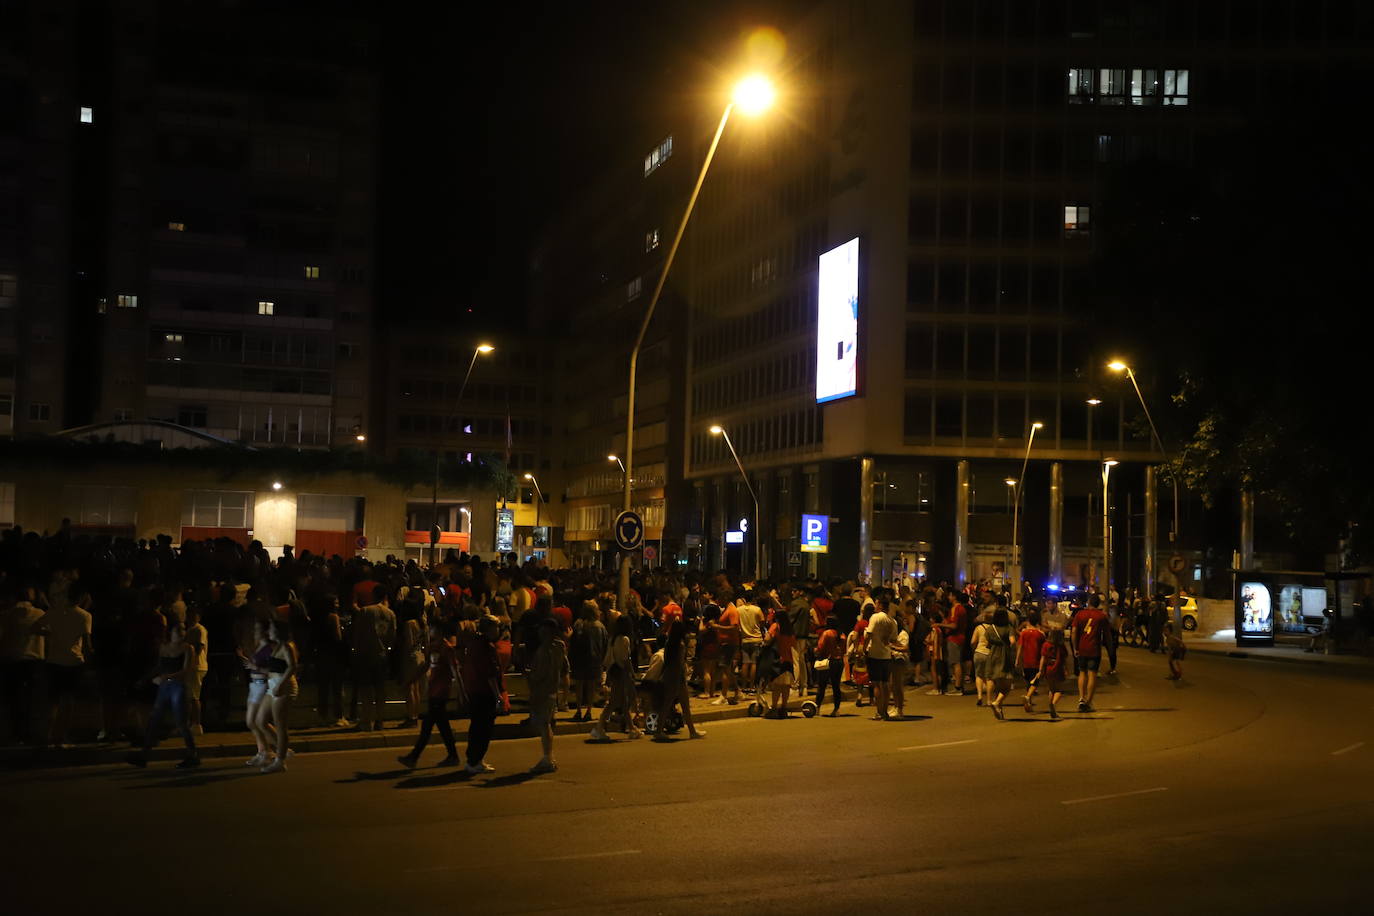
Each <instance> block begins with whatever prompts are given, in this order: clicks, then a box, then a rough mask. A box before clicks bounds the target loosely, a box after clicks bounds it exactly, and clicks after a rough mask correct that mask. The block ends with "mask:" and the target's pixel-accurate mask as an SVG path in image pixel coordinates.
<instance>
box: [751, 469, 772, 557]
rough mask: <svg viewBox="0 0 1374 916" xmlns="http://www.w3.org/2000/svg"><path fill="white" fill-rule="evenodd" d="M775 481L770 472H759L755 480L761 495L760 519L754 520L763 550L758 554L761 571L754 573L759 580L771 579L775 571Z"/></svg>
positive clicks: (756, 487) (755, 489)
mask: <svg viewBox="0 0 1374 916" xmlns="http://www.w3.org/2000/svg"><path fill="white" fill-rule="evenodd" d="M774 479H775V478H774V475H773V474H771V473H769V472H768V471H759V472H758V474H757V475H756V476H755V478H754V492H755V493H757V494H758V495H759V517H758V518H757V519H755V520H754V524H755V525H756V526H757V527H758V529H759V530H758V534H757V536H758V538H759V544H760V545H761V546H762V548H763V549H761V550H760V551H759V552H758V557H759V569H758V570H757V571H756V572H755V573H754V576H755V578H758V579H767V578H769V576H771V575H772V570H773V541H774V539H775V537H776V534H775V532H774V527H775V525H774V522H775V521H776V519H775V518H774V515H775V513H774V511H773V481H774Z"/></svg>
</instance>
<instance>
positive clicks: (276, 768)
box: [258, 757, 286, 773]
mask: <svg viewBox="0 0 1374 916" xmlns="http://www.w3.org/2000/svg"><path fill="white" fill-rule="evenodd" d="M258 772H259V773H285V772H286V761H285V760H282V759H281V758H280V757H278V758H276V759H275V760H273V761H272V762H271V763H269V764H268V765H267V766H265V767H263V768H262V769H261V770H259V771H258Z"/></svg>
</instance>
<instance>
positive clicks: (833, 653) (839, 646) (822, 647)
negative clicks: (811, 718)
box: [815, 613, 844, 719]
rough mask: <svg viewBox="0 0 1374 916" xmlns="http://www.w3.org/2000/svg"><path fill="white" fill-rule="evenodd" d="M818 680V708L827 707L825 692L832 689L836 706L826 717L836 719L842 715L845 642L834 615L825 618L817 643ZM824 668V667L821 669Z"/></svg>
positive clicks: (831, 692) (832, 697) (832, 696)
mask: <svg viewBox="0 0 1374 916" xmlns="http://www.w3.org/2000/svg"><path fill="white" fill-rule="evenodd" d="M815 664H816V665H817V666H818V667H816V669H815V670H816V680H817V681H818V682H819V684H820V686H819V688H818V691H817V693H816V706H817V707H820V706H823V705H825V690H826V688H827V687H829V688H830V694H831V700H832V702H833V703H834V706H833V707H832V708H831V710H830V712H828V713H826V714H825V715H826V716H827V717H828V718H831V719H833V718H835V717H836V716H838V715H839V714H840V678H841V677H843V676H844V640H843V639H841V638H840V631H839V621H838V620H837V619H836V617H835V615H834V613H831V614H830V615H829V616H828V617H826V618H825V628H824V629H823V630H821V638H820V641H819V642H817V643H816V662H815ZM820 666H823V667H820Z"/></svg>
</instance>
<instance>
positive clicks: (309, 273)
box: [305, 267, 320, 280]
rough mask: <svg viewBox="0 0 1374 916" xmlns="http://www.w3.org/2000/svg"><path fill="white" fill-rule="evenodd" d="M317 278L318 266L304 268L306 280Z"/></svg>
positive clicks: (318, 274)
mask: <svg viewBox="0 0 1374 916" xmlns="http://www.w3.org/2000/svg"><path fill="white" fill-rule="evenodd" d="M319 278H320V269H319V268H318V267H306V268H305V279H307V280H318V279H319Z"/></svg>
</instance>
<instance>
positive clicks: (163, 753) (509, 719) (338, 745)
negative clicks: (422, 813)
mask: <svg viewBox="0 0 1374 916" xmlns="http://www.w3.org/2000/svg"><path fill="white" fill-rule="evenodd" d="M510 680H513V681H514V680H518V679H516V678H510ZM512 686H514V685H512ZM512 692H514V691H512ZM843 695H844V696H845V698H846V699H852V698H853V696H854V692H853V688H849V689H847V690H846V691H845V692H844V694H843ZM750 699H751V698H750V697H749V696H748V695H744V696H742V697H741V698H740V702H739V703H738V704H737V705H734V706H731V705H728V704H727V705H721V706H714V705H712V703H711V701H710V700H705V699H693V700H692V719H693V720H694V721H695V722H697V723H699V724H706V723H710V722H719V721H723V720H726V719H739V718H743V717H745V716H748V715H749V702H750ZM515 702H518V705H513V709H512V712H511V714H510V715H506V716H500V717H498V718H497V720H496V728H495V730H494V732H493V735H492V737H493V740H498V741H500V740H510V739H513V738H533V737H535V733H534V730H533V729H532V728H531V727H530V726H528V725H525V724H523V723H524V720H525V718H526V715H527V712H526V709H525V708H524V705H523V701H522V700H518V698H514V697H513V703H515ZM789 706H790V708H791V711H792V713H793V715H797V714H799V713H800V711H801V701H800V700H798V699H797V698H796V697H795V696H794V697H793V698H792V701H791V703H790V704H789ZM298 708H299V709H300V710H301V711H303V712H308V713H310V715H311V717H312V718H313V715H314V714H313V711H312V710H310V708H309V704H308V703H303V704H300V706H299V707H298ZM387 712H388V714H390V715H393V716H396V715H400V714H401V713H402V707H401V706H398V705H396V704H395V702H394V701H393V702H392V703H390V704H389V705H388V707H387ZM593 713H594V715H593V718H592V720H591V721H589V722H573V721H571V717H572V713H571V712H566V713H559V714H558V716H557V719H556V724H555V726H554V734H555V735H557V736H559V737H568V736H575V735H587V734H590V733H591V730H592V726H593V725H595V724H596V716H597V715H599V714H600V708H597V709H594V710H593ZM296 718H297V716H295V715H293V716H292V719H293V720H294V719H296ZM451 723H452V726H453V738H454V741H455V742H456V743H457V744H458V745H459V751H460V753H461V750H462V745H463V743H464V742H465V741H466V740H467V720H466V719H462V718H458V717H456V716H455V717H454V718H453V719H452V720H451ZM165 727H167V726H166V723H164V728H165ZM418 733H419V727H418V726H413V727H409V728H398V727H396V722H395V720H393V721H391V722H387V723H386V727H385V728H384V729H383V730H381V731H368V732H360V731H354V730H352V729H348V728H332V727H318V726H316V727H304V728H294V727H293V728H292V730H291V749H292V751H293V752H295V753H296V754H307V753H315V752H319V751H354V750H365V749H370V748H380V747H391V748H396V749H397V753H400V752H402V751H405V750H409V749H410V748H411V747H412V746H413V745H414V744H415V738H416V735H417V734H418ZM682 734H683V735H684V736H685V734H686V731H685V730H684V731H683V733H682ZM611 737H612V738H613V739H616V740H624V736H623V735H621V734H620V733H617V732H612V733H611ZM196 749H197V750H198V751H199V753H200V756H201V758H202V759H204V760H215V759H219V758H243V759H247V758H249V757H251V756H253V755H254V754H255V753H256V752H257V746H256V745H255V744H254V742H253V738H252V736H251V735H250V734H249V733H248V731H247V729H246V728H242V727H239V728H237V729H233V730H225V731H208V732H206V733H205V734H203V735H197V736H196ZM436 749H437V750H438V752H439V753H442V751H443V742H442V740H441V739H440V738H439V735H438V733H437V732H435V733H434V734H433V735H432V736H431V737H430V746H429V748H427V753H428V752H433V751H435V750H436ZM133 750H134V748H132V747H131V746H130V745H129V743H128V742H127V741H118V742H105V743H101V744H79V745H75V746H72V747H67V748H48V749H46V750H44V751H42V752H39V751H37V750H35V749H34V748H28V747H4V748H0V767H30V766H39V767H68V766H91V765H98V764H114V763H123V762H124V758H125V756H126V755H128V754H129V753H131V752H132V751H133ZM184 753H185V749H184V747H183V745H182V743H181V738H180V736H178V735H176V734H175V733H172V734H171V735H169V736H168V737H166V738H164V739H163V740H162V742H161V743H160V744H159V745H158V746H157V747H154V748H153V750H152V751H151V752H150V753H149V755H148V759H149V761H152V762H156V761H173V760H180V759H181V758H182V756H183V754H184Z"/></svg>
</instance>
